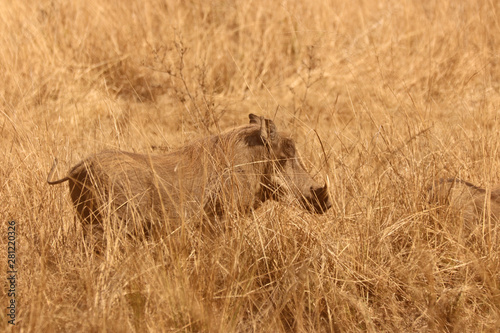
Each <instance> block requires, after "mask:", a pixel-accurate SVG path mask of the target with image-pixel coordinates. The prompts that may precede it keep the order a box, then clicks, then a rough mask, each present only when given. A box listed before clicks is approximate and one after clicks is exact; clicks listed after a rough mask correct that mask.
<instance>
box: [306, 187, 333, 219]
mask: <svg viewBox="0 0 500 333" xmlns="http://www.w3.org/2000/svg"><path fill="white" fill-rule="evenodd" d="M310 205H312V209H311V210H312V211H314V212H315V213H318V214H323V213H325V212H326V211H327V210H328V209H330V208H331V207H332V202H331V201H330V195H329V194H328V187H327V185H326V184H325V186H318V187H314V186H311V199H310Z"/></svg>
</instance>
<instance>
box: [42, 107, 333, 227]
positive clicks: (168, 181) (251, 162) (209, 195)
mask: <svg viewBox="0 0 500 333" xmlns="http://www.w3.org/2000/svg"><path fill="white" fill-rule="evenodd" d="M249 117H250V124H249V125H245V126H241V127H237V128H235V129H232V130H229V131H227V132H225V133H222V134H220V135H215V136H211V137H207V138H204V139H202V140H199V141H196V142H194V143H191V144H189V145H187V146H184V147H182V148H180V149H178V150H175V151H172V152H168V153H166V154H162V155H143V154H135V153H129V152H123V151H104V152H101V153H98V154H96V155H93V156H90V157H88V158H87V159H85V160H83V161H82V162H80V163H78V164H77V165H76V166H74V167H73V168H72V169H71V170H70V171H69V174H68V176H67V177H65V178H63V179H60V180H57V181H50V178H51V177H52V173H53V171H54V167H53V168H52V170H51V172H50V173H49V176H48V180H47V181H48V182H49V184H59V183H62V182H65V181H68V183H69V189H70V194H71V198H72V201H73V203H74V205H75V207H76V210H77V212H78V215H79V216H80V218H81V219H82V220H83V221H84V222H85V223H87V224H88V223H90V224H99V223H101V222H102V220H103V218H104V217H105V216H112V215H115V216H118V217H119V218H120V219H122V220H127V221H128V220H130V219H131V217H134V220H141V221H142V223H143V222H146V223H151V222H155V221H160V222H163V221H165V220H180V219H186V218H191V217H193V216H194V217H197V216H200V217H202V218H204V219H207V218H208V219H214V218H217V217H221V216H223V215H224V214H227V213H245V212H247V211H248V210H249V209H250V208H252V207H256V206H258V205H259V204H260V203H261V202H263V201H265V200H266V199H270V198H273V199H279V198H281V197H282V195H283V194H284V193H290V194H293V195H294V196H295V198H297V199H298V200H299V201H300V202H301V203H302V205H303V206H304V207H305V208H307V209H309V210H311V211H314V212H318V213H323V212H324V211H326V210H327V209H328V208H330V206H331V203H330V200H329V196H328V192H327V188H326V185H325V186H324V187H323V186H320V185H319V184H318V183H316V182H315V181H314V180H313V179H312V177H311V176H310V175H309V174H308V173H307V172H306V171H305V170H304V167H303V165H302V163H301V161H300V159H299V157H298V156H297V155H296V151H295V144H294V142H293V141H292V140H291V139H289V138H287V137H284V136H283V135H282V134H281V133H278V132H277V130H276V127H275V125H274V123H273V122H272V121H271V120H269V119H264V118H263V117H257V116H255V115H252V114H251V115H250V116H249ZM54 166H55V164H54ZM137 217H139V218H137Z"/></svg>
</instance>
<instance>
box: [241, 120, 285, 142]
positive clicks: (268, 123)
mask: <svg viewBox="0 0 500 333" xmlns="http://www.w3.org/2000/svg"><path fill="white" fill-rule="evenodd" d="M248 118H250V124H257V125H260V137H261V138H262V140H263V141H264V142H272V141H274V140H276V138H277V136H278V130H277V129H276V125H275V124H274V121H272V120H271V119H266V118H264V117H262V116H261V117H259V116H256V115H254V114H253V113H250V114H249V115H248Z"/></svg>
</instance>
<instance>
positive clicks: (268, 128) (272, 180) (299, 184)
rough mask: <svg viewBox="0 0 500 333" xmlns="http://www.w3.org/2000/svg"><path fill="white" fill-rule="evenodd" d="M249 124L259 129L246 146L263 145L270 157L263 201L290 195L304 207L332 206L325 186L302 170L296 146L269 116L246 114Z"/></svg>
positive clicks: (321, 210)
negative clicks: (267, 117) (256, 135)
mask: <svg viewBox="0 0 500 333" xmlns="http://www.w3.org/2000/svg"><path fill="white" fill-rule="evenodd" d="M249 118H250V124H254V125H255V126H256V127H257V128H258V137H257V139H256V138H255V136H252V137H249V138H248V140H247V141H248V142H247V143H248V144H249V145H263V146H264V147H265V149H266V159H268V160H269V162H270V163H268V167H267V168H266V171H265V175H264V176H263V179H262V187H263V190H262V195H263V200H266V199H275V200H279V199H280V198H281V197H282V196H284V195H285V194H287V193H289V194H292V195H293V196H294V197H295V198H296V199H298V201H299V202H300V203H301V205H302V206H303V207H304V208H306V209H307V210H309V211H311V212H315V213H320V214H322V213H324V212H326V211H327V210H328V209H329V208H330V207H331V206H332V204H331V201H330V197H329V194H328V188H327V185H326V184H325V185H321V184H319V183H317V182H316V181H315V180H314V179H313V178H312V177H311V175H310V174H309V173H308V172H307V171H306V170H305V168H304V165H303V163H302V161H301V159H300V157H299V154H298V153H297V150H296V148H295V142H294V141H293V140H292V139H290V138H289V137H287V136H284V135H282V134H281V133H280V132H278V130H277V129H276V125H275V124H274V122H273V121H272V120H270V119H265V118H264V117H259V116H256V115H254V114H250V115H249Z"/></svg>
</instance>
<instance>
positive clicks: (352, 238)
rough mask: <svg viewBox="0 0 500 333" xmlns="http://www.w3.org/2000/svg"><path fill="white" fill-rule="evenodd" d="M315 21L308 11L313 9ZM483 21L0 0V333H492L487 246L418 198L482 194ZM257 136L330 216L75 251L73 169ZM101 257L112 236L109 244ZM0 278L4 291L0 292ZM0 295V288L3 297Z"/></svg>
mask: <svg viewBox="0 0 500 333" xmlns="http://www.w3.org/2000/svg"><path fill="white" fill-rule="evenodd" d="M312 3H314V4H312ZM499 11H500V4H499V3H498V2H497V1H451V0H444V1H423V2H422V1H420V0H414V1H375V0H365V1H363V0H359V1H335V0H333V1H326V0H320V1H315V2H310V1H306V0H297V1H264V0H255V1H240V0H236V1H170V0H162V1H161V0H146V1H121V2H117V1H111V0H99V1H95V0H91V1H83V0H75V1H63V0H53V1H2V2H1V3H0V31H1V34H0V70H1V76H0V77H1V82H0V133H1V136H0V140H1V142H0V147H1V148H0V149H1V156H2V163H1V167H0V186H1V187H0V199H1V200H0V202H1V205H0V217H1V220H2V222H1V226H2V228H1V230H2V233H1V237H0V252H1V255H0V261H1V263H2V264H1V266H0V267H2V272H5V271H6V266H7V255H6V254H7V221H9V220H10V219H14V220H15V221H16V223H17V251H16V259H17V262H16V263H17V269H18V279H17V286H16V294H17V299H16V301H17V317H16V326H15V327H12V326H11V325H9V324H8V323H7V320H8V318H7V317H6V313H7V311H6V306H7V302H8V301H9V298H8V297H7V290H6V288H5V287H3V288H1V291H0V307H1V308H2V309H3V310H2V311H0V331H16V330H19V331H23V332H134V331H135V332H146V331H150V332H156V331H165V332H167V331H168V332H170V331H171V332H185V331H189V332H288V331H296V332H365V331H368V332H380V331H384V332H443V331H444V332H495V331H498V330H500V276H499V274H500V231H499V229H498V226H497V225H495V224H493V223H492V222H491V221H490V219H488V218H484V219H482V220H481V221H480V222H478V223H479V228H478V230H479V232H476V233H475V234H473V235H471V234H469V229H468V228H465V227H464V221H463V218H462V214H461V212H456V211H451V210H450V209H446V207H439V206H437V205H435V204H429V200H428V197H427V196H426V188H427V186H428V185H429V184H430V183H431V182H432V180H434V179H437V178H441V177H456V176H457V177H460V178H462V179H466V180H469V181H471V182H473V183H475V184H477V185H479V186H483V187H486V188H487V189H488V188H490V187H491V186H492V184H495V183H497V182H499V175H500V164H499V162H500V159H499V157H498V152H499V149H500V136H499V132H498V128H499V125H500V124H499V122H500V119H499V116H498V115H499V114H498V110H499V108H500V92H499V89H500V67H499V61H500V58H499V54H500V23H499V20H500V17H499V14H498V12H499ZM250 112H253V113H257V114H262V115H266V116H267V117H271V118H274V119H275V120H276V123H277V125H278V126H280V127H281V128H286V129H287V130H288V131H289V132H290V133H292V134H293V135H294V137H295V138H296V140H297V143H298V147H299V149H300V151H301V153H302V156H303V158H304V160H305V163H306V165H307V166H308V168H309V169H310V170H311V173H313V174H314V175H316V177H317V178H318V180H322V179H326V180H327V181H328V182H329V184H330V194H331V196H332V200H333V208H332V209H331V210H330V211H329V212H328V213H327V214H325V215H311V214H309V213H307V212H305V211H303V210H302V209H300V208H296V207H290V206H289V205H286V204H280V203H276V202H271V203H268V204H266V205H264V206H263V207H261V208H260V209H258V210H256V211H255V212H254V213H253V214H252V215H250V216H246V217H239V218H234V219H231V220H229V221H227V224H228V227H227V228H225V229H224V231H223V232H221V233H220V234H218V235H216V236H214V237H202V236H200V235H196V234H195V233H193V234H184V235H165V237H164V238H163V239H162V240H155V241H153V240H143V241H133V240H128V239H125V238H123V237H120V235H115V236H114V238H112V239H110V241H109V244H108V245H109V246H108V247H107V249H106V251H105V253H104V254H103V255H102V256H98V255H96V254H94V253H92V252H87V251H86V250H85V246H84V245H85V243H84V241H83V235H82V230H81V226H80V223H79V221H78V220H76V219H75V212H74V209H73V207H72V206H71V203H70V201H69V195H68V188H67V185H61V186H53V187H52V186H49V185H47V183H46V176H47V173H48V171H49V169H50V166H51V164H52V161H53V159H54V158H55V157H57V158H58V159H59V161H60V163H59V167H58V170H57V173H58V175H60V176H63V174H64V172H65V171H66V170H67V169H68V168H69V167H70V166H71V165H73V164H75V163H76V162H78V161H79V160H81V159H82V158H83V157H85V156H87V155H89V154H92V153H94V152H97V151H100V150H103V149H108V148H113V149H114V148H116V149H123V150H128V151H135V152H145V153H148V152H155V153H158V152H160V153H161V152H162V151H167V150H169V149H172V148H175V147H179V146H181V145H183V144H184V143H186V142H188V141H190V140H192V139H194V138H199V137H202V136H205V135H208V134H210V133H217V132H219V131H221V130H224V129H227V128H230V127H233V126H235V125H240V124H243V123H246V122H247V121H248V120H247V115H248V113H250ZM110 237H111V236H110ZM4 276H5V273H2V280H3V281H6V279H5V278H4ZM2 285H4V284H3V283H2Z"/></svg>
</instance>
